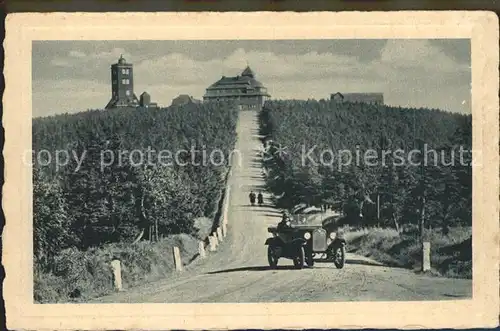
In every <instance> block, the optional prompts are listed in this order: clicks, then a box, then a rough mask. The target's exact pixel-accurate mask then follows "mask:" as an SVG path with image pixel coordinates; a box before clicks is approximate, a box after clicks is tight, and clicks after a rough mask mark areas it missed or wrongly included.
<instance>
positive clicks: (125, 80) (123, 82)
mask: <svg viewBox="0 0 500 331" xmlns="http://www.w3.org/2000/svg"><path fill="white" fill-rule="evenodd" d="M129 83H130V81H129V80H128V79H122V84H124V85H128V84H129Z"/></svg>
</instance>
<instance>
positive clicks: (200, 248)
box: [198, 241, 206, 259]
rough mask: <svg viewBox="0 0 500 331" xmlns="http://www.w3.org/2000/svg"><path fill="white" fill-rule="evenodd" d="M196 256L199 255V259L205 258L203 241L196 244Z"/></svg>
mask: <svg viewBox="0 0 500 331" xmlns="http://www.w3.org/2000/svg"><path fill="white" fill-rule="evenodd" d="M198 254H199V255H200V258H202V259H203V258H205V256H206V253H205V244H204V243H203V241H199V242H198Z"/></svg>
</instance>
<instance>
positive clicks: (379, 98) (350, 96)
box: [331, 92, 384, 103]
mask: <svg viewBox="0 0 500 331" xmlns="http://www.w3.org/2000/svg"><path fill="white" fill-rule="evenodd" d="M336 95H340V97H341V98H342V100H343V101H347V102H380V103H384V94H383V93H340V92H337V93H332V95H331V97H332V98H333V97H334V96H336Z"/></svg>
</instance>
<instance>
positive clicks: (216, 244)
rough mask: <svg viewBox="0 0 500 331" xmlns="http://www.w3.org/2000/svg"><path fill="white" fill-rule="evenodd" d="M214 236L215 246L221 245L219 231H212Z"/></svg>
mask: <svg viewBox="0 0 500 331" xmlns="http://www.w3.org/2000/svg"><path fill="white" fill-rule="evenodd" d="M212 237H213V238H214V242H215V247H217V246H219V240H218V239H217V232H214V233H212Z"/></svg>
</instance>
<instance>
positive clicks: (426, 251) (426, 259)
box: [422, 241, 431, 271]
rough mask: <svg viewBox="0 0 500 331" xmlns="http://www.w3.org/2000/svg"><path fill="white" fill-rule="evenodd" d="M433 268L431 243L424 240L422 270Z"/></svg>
mask: <svg viewBox="0 0 500 331" xmlns="http://www.w3.org/2000/svg"><path fill="white" fill-rule="evenodd" d="M429 270H431V243H430V242H428V241H424V242H423V244H422V271H429Z"/></svg>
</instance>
